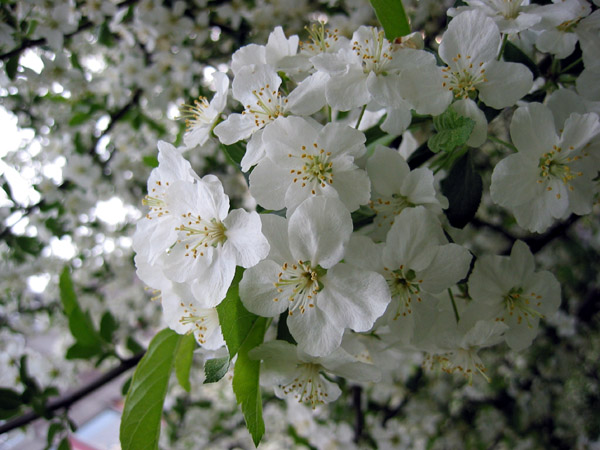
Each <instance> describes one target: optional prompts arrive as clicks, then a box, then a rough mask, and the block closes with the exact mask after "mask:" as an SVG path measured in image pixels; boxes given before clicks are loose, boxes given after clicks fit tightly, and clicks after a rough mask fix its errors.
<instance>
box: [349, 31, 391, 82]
mask: <svg viewBox="0 0 600 450" xmlns="http://www.w3.org/2000/svg"><path fill="white" fill-rule="evenodd" d="M371 33H372V35H373V38H372V39H365V40H364V41H362V42H359V41H354V42H353V43H352V50H353V51H354V53H356V55H358V57H359V58H360V59H361V61H362V66H363V71H364V73H369V72H375V73H376V74H377V75H387V73H386V72H385V68H386V66H387V65H388V62H389V61H391V60H392V56H391V55H392V53H393V52H394V49H393V48H392V44H391V43H390V41H388V40H387V39H386V38H385V35H384V33H383V30H381V31H377V29H375V28H371Z"/></svg>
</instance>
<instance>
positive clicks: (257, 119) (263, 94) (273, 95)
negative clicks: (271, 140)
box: [242, 84, 288, 128]
mask: <svg viewBox="0 0 600 450" xmlns="http://www.w3.org/2000/svg"><path fill="white" fill-rule="evenodd" d="M252 95H254V97H255V98H256V103H255V104H254V105H251V104H249V105H246V109H245V110H244V111H243V112H242V114H251V115H252V116H253V117H254V124H255V125H256V126H257V127H258V128H262V127H263V126H265V125H266V124H267V123H269V122H272V121H274V120H275V119H277V118H278V117H279V116H284V115H285V105H286V104H287V102H288V100H287V99H286V98H284V97H282V96H281V92H279V91H275V90H273V89H271V87H270V85H268V84H267V85H266V86H264V87H262V88H260V89H259V90H253V91H252Z"/></svg>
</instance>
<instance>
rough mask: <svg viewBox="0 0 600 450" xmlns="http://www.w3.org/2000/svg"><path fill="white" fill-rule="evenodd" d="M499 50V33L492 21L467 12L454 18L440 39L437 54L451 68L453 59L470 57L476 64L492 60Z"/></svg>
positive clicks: (476, 12)
mask: <svg viewBox="0 0 600 450" xmlns="http://www.w3.org/2000/svg"><path fill="white" fill-rule="evenodd" d="M499 48H500V32H499V31H498V27H497V26H496V24H495V23H494V21H493V20H492V19H490V18H489V17H486V16H485V15H483V13H481V12H479V11H475V10H473V11H467V12H464V13H461V14H459V15H458V16H456V17H455V18H454V19H452V21H451V22H450V24H449V25H448V30H447V31H446V32H445V33H444V36H443V37H442V43H441V44H440V49H439V54H440V57H441V58H442V59H443V60H444V61H445V62H446V64H448V65H450V66H451V67H452V66H453V60H452V59H453V58H454V57H456V56H457V55H458V54H460V55H461V56H462V57H463V58H466V57H467V56H470V59H471V60H472V61H475V62H477V63H479V62H482V61H483V62H486V61H490V60H492V59H494V58H495V57H496V56H497V54H498V50H499Z"/></svg>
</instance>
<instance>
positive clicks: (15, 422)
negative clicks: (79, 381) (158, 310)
mask: <svg viewBox="0 0 600 450" xmlns="http://www.w3.org/2000/svg"><path fill="white" fill-rule="evenodd" d="M144 353H145V352H140V353H138V354H137V355H135V356H132V357H131V358H129V359H124V360H123V361H121V364H119V365H118V366H117V367H114V368H113V369H111V370H109V371H108V372H106V373H105V374H104V375H101V376H100V377H98V378H96V379H95V380H93V381H92V382H90V383H88V384H86V385H84V386H82V387H81V388H79V389H77V390H75V391H73V392H71V393H70V394H65V395H63V396H61V397H58V398H56V399H54V400H51V401H49V402H48V404H47V405H46V411H48V412H49V413H52V412H54V411H56V410H59V409H65V408H67V409H68V408H69V407H70V406H71V405H72V404H73V403H75V402H77V401H79V400H81V399H82V398H84V397H86V396H87V395H89V394H91V393H92V392H94V391H95V390H96V389H98V388H100V387H102V386H104V385H105V384H107V383H109V382H110V381H112V380H114V379H115V378H117V377H118V376H119V375H121V374H122V373H124V372H127V371H128V370H129V369H131V368H132V367H135V366H136V365H137V363H138V362H139V361H140V359H142V356H144ZM40 417H41V416H40V415H39V414H38V413H37V412H35V411H28V412H26V413H25V414H23V415H21V416H19V417H17V418H15V419H12V420H9V421H8V422H6V423H4V424H2V425H0V434H3V433H7V432H8V431H11V430H14V429H15V428H19V427H22V426H25V425H27V424H29V423H31V422H33V421H34V420H36V419H39V418H40Z"/></svg>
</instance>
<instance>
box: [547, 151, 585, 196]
mask: <svg viewBox="0 0 600 450" xmlns="http://www.w3.org/2000/svg"><path fill="white" fill-rule="evenodd" d="M573 149H574V148H573V147H569V150H573ZM561 151H562V149H561V148H560V147H557V146H556V145H555V146H553V148H552V150H550V151H549V152H547V153H544V154H543V155H542V157H541V158H540V161H539V163H538V168H539V169H540V178H539V179H538V180H537V182H538V183H539V184H541V183H543V182H544V181H548V180H549V179H551V178H558V179H560V180H562V182H563V183H564V184H565V185H566V186H567V188H568V189H569V190H570V191H572V190H573V186H572V185H571V184H570V181H571V180H573V179H575V178H576V177H580V176H582V175H583V172H573V171H571V168H570V167H569V165H568V164H569V163H572V162H575V161H578V160H580V159H581V156H579V155H576V156H573V157H571V156H567V157H564V156H562V155H561V154H560V153H561ZM546 189H547V190H548V191H551V190H552V187H551V186H548V187H547V188H546ZM556 198H560V194H556Z"/></svg>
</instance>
